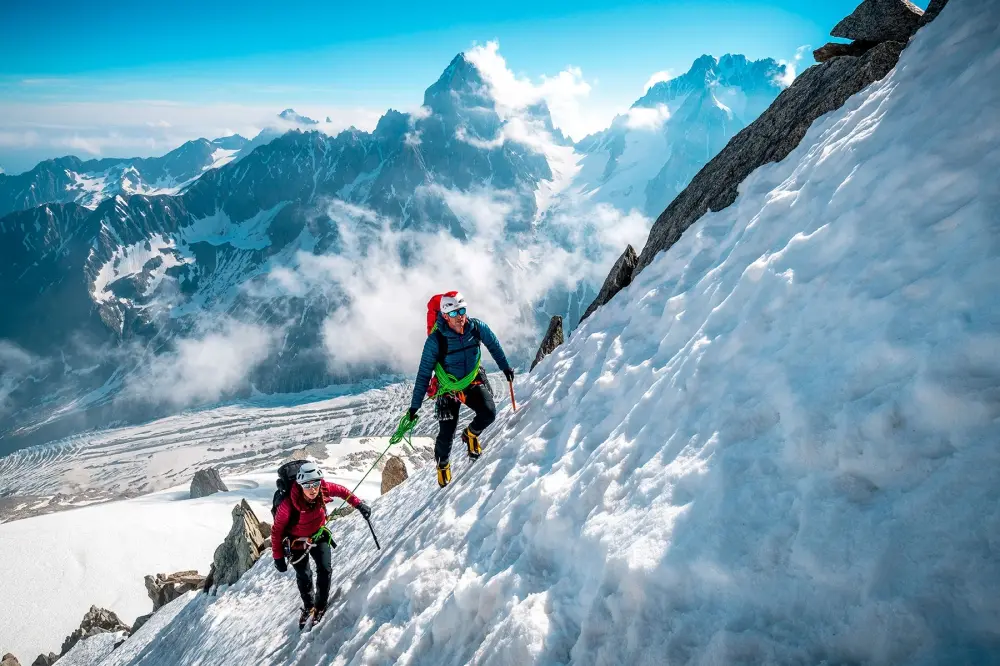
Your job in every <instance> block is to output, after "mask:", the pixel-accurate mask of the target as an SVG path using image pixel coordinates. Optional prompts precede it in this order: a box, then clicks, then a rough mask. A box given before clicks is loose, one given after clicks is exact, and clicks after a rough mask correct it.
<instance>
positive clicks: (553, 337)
mask: <svg viewBox="0 0 1000 666" xmlns="http://www.w3.org/2000/svg"><path fill="white" fill-rule="evenodd" d="M628 248H629V250H632V246H631V245H629V246H628ZM627 253H628V250H626V254H627ZM632 258H633V259H634V258H635V250H632ZM619 261H621V260H620V259H619ZM633 265H634V262H633ZM630 273H631V271H630ZM605 284H607V282H605ZM562 343H563V324H562V317H560V316H559V315H555V316H554V317H552V320H551V321H549V330H548V331H546V332H545V337H544V338H542V344H541V345H539V346H538V353H537V354H535V360H534V361H532V363H531V367H530V368H529V369H528V372H531V371H532V370H534V369H535V366H536V365H538V364H539V363H541V362H542V359H543V358H545V357H546V356H548V355H549V354H551V353H552V352H553V351H555V348H556V347H558V346H559V345H561V344H562Z"/></svg>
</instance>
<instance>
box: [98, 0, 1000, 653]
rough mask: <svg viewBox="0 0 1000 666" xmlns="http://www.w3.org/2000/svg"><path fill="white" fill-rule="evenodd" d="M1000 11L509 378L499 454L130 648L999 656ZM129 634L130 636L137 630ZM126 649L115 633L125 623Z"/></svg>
mask: <svg viewBox="0 0 1000 666" xmlns="http://www.w3.org/2000/svg"><path fill="white" fill-rule="evenodd" d="M998 35H1000V10H998V8H997V6H996V3H995V2H992V0H967V1H966V2H964V3H958V2H954V3H951V4H950V5H949V6H948V7H947V8H946V9H945V10H944V11H943V12H942V14H941V15H940V16H939V17H938V19H937V20H936V21H935V22H934V23H932V24H930V25H929V26H928V27H926V28H924V29H922V30H921V31H920V32H919V33H918V34H917V36H916V37H915V38H914V41H913V43H912V44H911V45H910V46H909V48H908V49H907V50H906V51H904V52H903V55H902V58H901V60H900V62H899V65H898V66H897V68H896V70H895V71H894V72H893V73H891V74H890V75H889V76H888V77H886V78H885V79H884V80H883V81H881V82H879V83H876V84H874V85H872V86H871V87H870V88H868V89H867V90H865V91H863V92H862V93H860V94H858V95H856V96H855V97H854V98H852V99H851V100H850V101H849V102H848V103H847V105H846V106H845V107H844V108H843V109H841V110H839V111H836V112H834V113H831V114H829V115H828V116H826V117H824V118H822V119H820V120H818V121H817V122H816V123H815V124H814V126H813V127H812V128H811V130H810V131H809V133H808V134H807V136H806V137H805V139H804V140H803V141H802V143H801V145H800V146H799V148H797V149H796V150H795V151H793V152H792V153H791V154H790V155H789V156H788V158H786V159H785V160H784V161H782V162H781V163H778V164H773V165H769V166H767V167H764V168H761V169H759V170H758V171H756V172H755V173H754V174H753V175H752V176H751V177H750V178H749V179H747V181H746V182H744V183H743V185H742V187H741V188H740V197H739V198H738V199H737V201H736V203H735V204H734V205H733V206H731V207H729V208H727V209H725V210H723V211H720V212H717V213H713V214H709V215H707V216H705V217H704V218H703V219H702V220H700V221H699V222H698V223H697V224H695V225H694V226H692V227H691V228H690V229H689V230H688V231H687V232H686V233H685V234H684V236H683V238H682V239H681V240H680V242H678V243H677V244H676V245H675V246H674V247H672V248H671V249H670V250H669V251H668V252H666V253H664V254H662V255H660V256H659V257H658V258H657V259H656V260H655V261H654V262H653V264H651V265H650V266H649V267H648V268H647V269H646V270H645V271H643V273H642V274H641V275H640V276H639V277H638V279H637V280H636V282H634V283H633V284H632V285H631V286H630V287H629V288H628V289H627V290H626V291H624V292H623V293H621V294H620V295H619V296H618V297H617V300H616V302H615V305H616V307H614V308H607V307H606V308H602V309H601V310H599V311H598V312H597V313H596V314H595V315H594V316H592V317H591V318H589V319H588V320H587V322H586V323H585V324H584V325H583V326H582V327H581V328H580V329H579V330H578V331H577V332H576V333H575V334H574V336H573V338H572V339H571V340H570V341H569V342H568V343H567V344H566V345H565V346H563V347H561V348H559V350H557V352H556V353H555V354H554V355H552V356H550V357H549V358H548V359H546V360H545V361H544V362H543V363H542V364H541V365H540V366H539V367H538V368H536V371H535V373H534V374H532V375H531V376H530V377H528V378H527V379H526V380H523V381H521V382H520V383H519V386H518V388H519V391H520V396H519V397H520V398H521V408H520V409H519V411H518V412H517V413H512V412H511V411H510V410H509V409H505V410H504V412H503V414H502V415H501V417H500V419H499V420H498V423H497V424H496V425H495V426H494V429H493V431H492V433H491V434H490V436H489V437H486V438H484V446H485V454H484V457H483V458H482V459H481V460H480V461H478V462H477V463H475V466H474V467H471V469H470V465H469V464H468V463H467V462H466V461H457V462H456V466H457V470H456V480H455V482H454V485H453V486H452V487H450V488H448V489H447V490H445V491H442V492H439V491H437V490H436V488H435V487H434V482H433V479H432V472H431V471H430V470H427V471H424V472H421V473H418V474H417V475H415V476H414V477H411V479H410V481H409V482H408V483H407V484H404V485H403V486H401V487H400V488H398V489H396V490H395V491H393V492H392V493H390V494H389V495H387V496H386V497H384V498H381V499H379V500H378V501H377V502H375V504H374V511H375V514H374V520H375V522H376V526H377V528H378V529H379V530H380V534H381V536H382V541H383V544H384V550H383V551H382V552H380V553H377V552H375V551H373V550H372V545H371V542H370V537H369V536H368V534H367V530H366V528H365V527H364V525H363V523H361V522H360V521H357V520H354V521H351V520H348V521H344V523H343V524H342V525H338V531H339V533H338V535H337V536H338V542H339V543H340V548H339V549H338V561H337V566H336V568H335V572H334V576H335V580H334V586H335V588H339V591H338V594H337V596H336V597H335V599H334V600H333V601H332V604H331V609H330V612H329V613H328V615H327V619H326V620H325V621H324V623H323V624H321V625H320V626H318V627H316V628H315V629H314V630H313V631H312V632H311V633H308V634H305V635H300V634H299V633H298V631H297V630H296V629H295V628H294V621H295V618H294V615H295V608H296V606H297V594H296V592H295V589H294V582H293V579H292V577H291V576H290V575H289V574H284V575H282V574H279V573H277V572H276V571H275V570H274V569H273V568H272V567H271V566H270V563H269V562H268V561H267V558H266V557H265V558H264V559H263V560H262V561H261V562H258V565H257V566H256V567H255V568H254V570H253V571H251V572H250V573H249V574H248V575H247V576H245V577H244V578H243V579H242V580H241V581H239V582H238V583H237V584H236V585H234V586H233V587H232V588H230V589H229V590H228V591H227V593H226V594H224V595H221V596H220V597H218V598H216V599H208V598H205V597H200V598H198V599H197V600H191V601H189V602H188V603H187V605H186V606H185V607H184V608H183V609H181V610H180V611H179V612H178V613H177V615H176V616H175V617H174V618H173V619H172V620H171V621H170V623H169V624H167V625H165V626H164V625H160V626H161V627H162V629H160V631H159V633H158V634H157V635H156V636H155V637H153V638H150V637H148V636H147V637H146V638H145V639H144V640H149V641H150V642H149V644H148V645H147V646H146V647H145V648H144V649H143V651H142V652H141V653H138V654H137V653H136V652H135V651H132V650H127V651H122V648H120V649H119V650H118V651H116V652H114V653H112V654H111V655H110V656H109V657H108V658H107V659H106V660H104V661H103V662H102V664H103V665H104V666H110V665H112V664H126V663H131V664H171V665H172V664H200V665H205V666H207V665H210V664H231V663H267V664H292V663H297V664H316V663H323V664H467V663H468V664H512V665H513V664H528V663H537V664H557V663H573V664H649V665H652V664H663V663H671V664H674V663H699V664H731V663H754V664H757V663H781V664H789V663H802V664H818V663H871V664H889V663H892V664H895V663H906V664H950V663H977V664H982V663H997V661H998V660H997V655H998V654H1000V558H998V557H997V548H998V544H1000V510H998V506H1000V503H998V500H1000V486H998V485H997V484H996V470H997V469H998V464H1000V449H998V448H997V446H996V442H997V440H998V438H1000V423H998V417H1000V395H998V387H1000V335H998V333H997V331H998V330H1000V327H998V324H1000V322H998V321H997V318H998V316H1000V307H998V302H997V301H998V296H997V292H996V288H995V284H996V282H995V276H996V275H997V274H998V272H1000V246H998V244H997V242H996V238H997V234H998V231H1000V229H998V227H1000V220H998V218H997V213H996V211H997V210H998V208H1000V189H998V185H997V180H996V177H995V174H996V173H997V168H998V167H1000V164H998V161H1000V120H998V117H997V115H996V113H995V109H996V107H997V105H998V103H1000V86H998V85H995V84H996V82H997V73H996V72H997V71H1000V70H998V69H997V65H998V64H1000V39H998ZM126 645H127V643H126ZM123 648H125V646H123Z"/></svg>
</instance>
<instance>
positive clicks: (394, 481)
mask: <svg viewBox="0 0 1000 666" xmlns="http://www.w3.org/2000/svg"><path fill="white" fill-rule="evenodd" d="M409 476H410V475H409V474H408V473H407V471H406V463H404V462H403V459H402V458H400V457H399V456H389V459H388V460H387V461H386V463H385V469H383V470H382V490H381V493H382V494H383V495H385V494H386V493H387V492H389V491H390V490H392V489H393V488H395V487H396V486H398V485H399V484H401V483H402V482H403V481H406V479H407V478H409Z"/></svg>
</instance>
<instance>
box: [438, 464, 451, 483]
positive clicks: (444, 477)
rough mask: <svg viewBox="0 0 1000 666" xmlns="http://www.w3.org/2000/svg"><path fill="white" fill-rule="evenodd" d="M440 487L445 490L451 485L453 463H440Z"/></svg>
mask: <svg viewBox="0 0 1000 666" xmlns="http://www.w3.org/2000/svg"><path fill="white" fill-rule="evenodd" d="M437 469H438V485H439V486H441V487H442V488H444V487H445V486H447V485H448V484H449V483H451V463H450V462H448V461H445V462H443V463H442V462H439V463H438V467H437Z"/></svg>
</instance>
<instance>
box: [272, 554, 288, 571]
mask: <svg viewBox="0 0 1000 666" xmlns="http://www.w3.org/2000/svg"><path fill="white" fill-rule="evenodd" d="M274 568H275V569H277V570H278V571H280V572H281V573H285V572H286V571H288V562H285V558H283V557H279V558H278V559H276V560H275V561H274Z"/></svg>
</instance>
